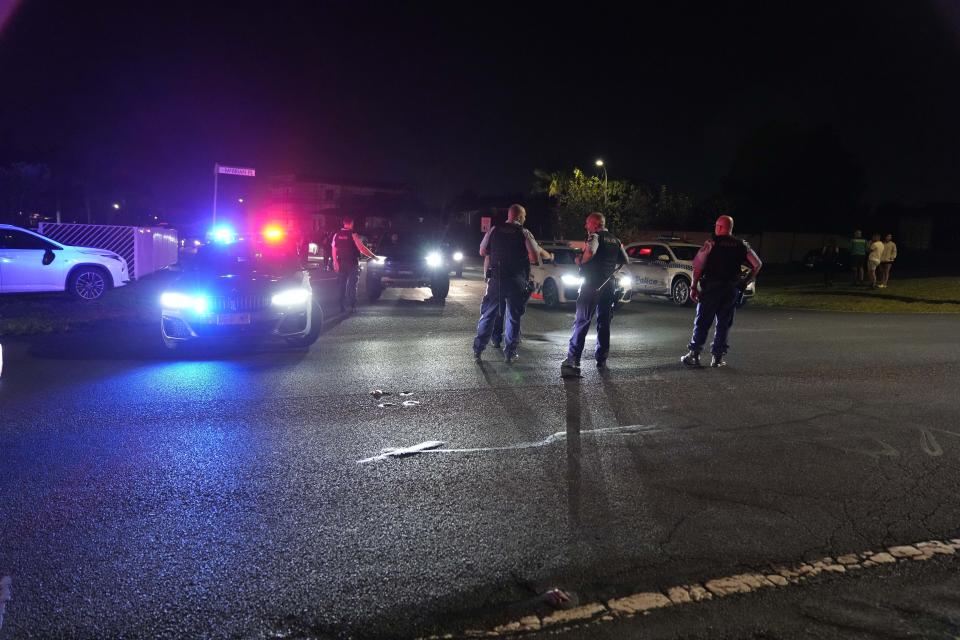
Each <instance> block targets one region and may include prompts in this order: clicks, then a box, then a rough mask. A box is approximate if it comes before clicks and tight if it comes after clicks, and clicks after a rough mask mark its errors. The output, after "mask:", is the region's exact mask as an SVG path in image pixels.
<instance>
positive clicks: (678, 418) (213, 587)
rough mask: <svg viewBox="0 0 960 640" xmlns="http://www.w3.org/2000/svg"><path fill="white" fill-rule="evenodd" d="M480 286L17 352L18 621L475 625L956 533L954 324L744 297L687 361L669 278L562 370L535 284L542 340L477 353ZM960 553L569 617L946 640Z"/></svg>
mask: <svg viewBox="0 0 960 640" xmlns="http://www.w3.org/2000/svg"><path fill="white" fill-rule="evenodd" d="M481 292H482V283H481V282H479V280H477V279H476V276H475V275H473V276H471V277H468V278H467V279H465V280H454V283H453V286H452V288H451V294H450V297H449V299H448V301H447V304H446V305H444V306H440V305H435V304H431V303H428V302H424V299H425V298H426V297H428V295H429V294H428V293H427V292H426V291H425V290H419V291H402V292H400V291H388V292H386V293H385V294H384V297H383V299H382V300H381V301H380V302H378V303H377V304H374V305H364V306H362V307H361V309H360V311H359V312H358V313H357V314H356V315H354V316H350V317H347V318H331V322H330V326H329V327H328V328H327V330H326V332H325V333H324V335H323V336H322V338H321V340H320V341H319V342H318V343H317V344H316V345H314V346H313V347H312V348H311V349H310V350H309V351H296V350H290V349H287V348H284V347H279V348H266V347H261V348H255V349H249V350H236V349H226V350H212V351H201V352H197V353H194V354H190V355H187V356H181V355H179V354H178V355H177V356H172V355H169V354H167V353H165V352H163V351H162V350H161V349H160V348H159V347H158V345H157V342H156V339H157V336H156V331H155V327H138V326H116V325H114V326H110V327H105V328H103V329H101V330H99V331H96V330H92V331H89V332H85V333H79V334H64V335H60V336H50V337H46V338H41V339H36V340H33V341H21V342H13V343H6V344H4V360H5V363H4V369H3V376H2V378H0V580H2V579H3V577H4V576H7V577H9V578H10V581H9V582H10V593H11V598H10V600H9V601H8V602H6V603H4V602H3V599H4V598H3V589H2V584H0V608H2V607H3V606H4V605H5V609H6V610H5V617H4V618H3V620H2V628H0V640H6V639H7V638H55V637H71V638H118V637H144V638H146V637H149V638H182V637H191V638H199V637H216V638H228V637H229V638H235V637H240V638H275V637H296V638H301V637H305V638H327V637H344V636H354V637H415V636H421V635H429V634H433V633H447V632H450V633H454V634H462V633H464V632H466V631H468V630H483V629H490V628H492V627H493V626H496V625H498V624H503V623H506V622H509V621H511V620H516V619H519V618H522V617H523V616H527V615H529V614H531V613H533V612H539V613H540V614H542V615H549V610H548V607H547V605H545V604H544V603H543V600H542V599H541V598H538V596H539V595H540V594H542V593H543V592H545V591H546V590H548V589H551V588H554V587H556V588H560V589H563V590H565V591H566V592H568V594H569V595H570V597H571V600H572V601H574V602H579V603H581V604H582V603H589V602H607V601H608V600H609V599H611V598H618V597H621V596H626V595H629V594H634V593H637V592H644V591H661V592H662V591H664V590H666V589H668V588H669V587H671V586H673V585H683V584H691V583H704V582H705V581H707V580H709V579H711V578H714V577H718V576H729V575H733V574H739V573H742V572H744V571H752V570H763V568H765V567H771V566H774V565H789V564H796V563H798V562H803V561H807V560H812V559H816V558H822V557H824V556H831V557H834V558H835V557H837V556H839V555H841V554H845V553H857V552H862V551H866V550H870V551H882V550H883V549H884V548H885V547H889V546H893V545H902V544H912V543H915V542H919V541H925V540H930V539H939V540H947V539H951V538H958V537H960V499H958V488H960V464H958V463H960V425H958V424H957V417H958V415H960V397H958V394H957V384H956V380H958V379H960V341H958V340H957V338H956V331H957V326H958V325H957V322H956V319H955V318H953V317H947V316H917V315H911V316H869V315H853V314H826V313H801V312H795V311H791V312H778V311H768V310H761V309H751V308H749V307H748V308H747V309H745V310H743V311H742V312H741V313H740V314H738V316H737V320H736V325H735V327H734V329H733V334H732V340H731V345H732V348H731V352H730V356H729V361H730V366H728V367H727V368H725V369H709V368H704V369H701V370H687V369H684V368H683V367H682V366H681V365H680V364H679V362H678V359H679V356H680V355H681V354H682V353H683V352H684V347H685V344H686V342H687V340H688V339H689V333H690V323H691V319H692V310H691V309H679V308H675V307H673V306H671V305H669V304H668V303H665V302H659V301H653V302H646V301H645V302H639V303H634V304H630V305H627V306H626V307H625V308H624V309H623V310H622V311H621V312H620V313H619V314H618V315H617V317H616V318H615V320H614V340H613V352H612V354H611V358H610V361H609V366H610V368H609V371H608V372H606V373H604V374H600V373H598V372H597V371H596V370H595V369H594V368H592V366H591V365H592V361H588V360H585V362H584V365H585V366H584V378H583V379H582V380H579V381H572V382H566V383H564V382H562V381H561V380H560V378H559V376H558V367H559V363H560V361H561V360H562V358H563V356H564V350H565V343H566V340H567V339H568V337H569V329H570V325H571V322H572V310H569V309H568V310H564V311H550V310H545V309H542V308H539V307H531V308H530V309H529V311H528V313H527V315H526V316H525V318H524V323H525V324H524V342H523V345H522V348H521V359H520V361H519V362H518V363H517V364H515V365H513V366H508V365H505V364H504V363H503V362H502V361H500V360H499V359H497V358H495V357H494V355H493V354H492V352H491V351H488V352H487V354H489V355H490V357H489V358H488V359H487V362H486V363H485V364H484V365H482V366H478V365H476V364H475V363H474V362H473V359H472V354H471V350H470V343H471V340H472V337H473V330H474V328H475V326H476V319H477V310H478V307H479V296H480V294H481ZM588 348H592V338H591V339H590V340H589V341H588ZM373 389H381V390H383V391H387V392H390V393H392V394H393V395H390V396H384V397H382V398H379V399H376V398H374V397H372V396H371V395H370V391H371V390H373ZM401 392H409V393H410V394H411V395H403V396H401V395H400V393H401ZM409 400H412V401H416V402H419V404H416V405H414V406H409V407H404V406H402V405H401V403H402V402H404V401H409ZM385 402H392V403H395V405H397V406H384V407H380V406H378V405H380V404H383V403H385ZM553 434H560V435H556V436H554V435H553ZM551 436H552V437H551ZM429 440H437V441H442V442H444V443H445V444H444V445H443V448H444V449H448V450H447V451H440V452H433V453H422V454H419V455H412V456H408V457H403V458H387V459H382V460H374V461H370V462H366V463H359V462H358V461H360V460H363V459H367V458H370V457H374V456H377V455H378V454H380V453H381V452H382V451H383V450H384V449H387V448H393V447H405V446H410V445H415V444H417V443H422V442H424V441H429ZM450 449H457V450H463V449H468V451H450ZM958 555H960V554H958ZM955 557H956V556H953V555H944V556H938V558H936V559H934V560H931V561H929V562H926V563H902V562H901V563H899V564H891V565H885V566H878V567H873V568H871V569H870V570H866V569H864V570H863V571H862V572H860V573H855V572H852V571H851V572H848V573H846V574H828V573H824V574H822V575H820V576H817V577H815V578H810V579H809V580H807V581H805V582H803V583H801V584H797V585H791V586H788V587H784V588H778V589H767V590H763V591H762V592H755V593H750V594H741V595H737V596H731V597H729V598H724V599H716V598H715V599H713V600H711V601H707V602H701V603H694V604H688V605H683V606H682V607H674V608H669V609H663V610H658V611H653V612H651V613H650V614H649V615H645V616H638V617H635V618H618V619H616V620H612V621H605V620H601V621H599V622H598V623H597V624H592V625H590V626H588V627H579V628H573V629H571V630H569V631H568V633H570V634H571V636H570V637H636V636H637V635H639V634H644V635H645V636H648V637H665V638H666V637H669V638H673V637H736V638H739V637H751V638H752V637H809V636H810V635H821V636H836V637H871V636H887V635H894V636H909V635H914V636H922V637H945V638H946V637H951V638H952V637H956V636H957V635H958V633H960V631H958V629H960V596H958V588H960V584H958V583H957V579H956V572H957V568H958V567H960V559H955ZM908 590H909V592H910V593H917V594H921V595H919V596H917V598H919V599H920V600H921V601H922V602H923V603H926V604H927V605H929V606H919V605H918V604H917V603H916V602H914V601H913V600H910V598H906V600H908V601H909V602H907V603H906V604H904V600H905V596H904V593H906V592H907V591H908ZM923 594H926V596H924V595H923ZM850 602H853V603H854V605H850V604H849V603H850ZM838 603H841V604H842V603H846V604H843V606H841V604H838ZM931 603H932V604H931ZM844 607H846V608H844ZM851 607H853V609H851ZM851 610H852V611H853V613H850V611H851ZM838 611H840V612H846V613H845V614H843V615H841V613H837V612H838ZM904 612H908V613H904ZM847 614H849V615H847ZM908 614H909V615H908ZM890 616H893V617H894V619H895V621H896V624H893V623H890V622H889V620H890V619H891V618H890ZM951 634H952V635H951Z"/></svg>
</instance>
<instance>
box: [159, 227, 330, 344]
mask: <svg viewBox="0 0 960 640" xmlns="http://www.w3.org/2000/svg"><path fill="white" fill-rule="evenodd" d="M211 236H212V242H210V243H209V244H206V245H204V246H202V247H199V249H198V250H197V255H196V258H195V259H194V260H193V261H192V262H191V263H190V264H189V266H188V267H187V268H186V270H185V272H184V274H183V275H182V276H181V277H180V278H178V279H177V280H176V281H175V282H174V283H172V284H171V285H170V286H169V287H168V288H167V290H166V291H164V292H163V294H162V295H161V296H160V307H161V312H160V333H161V337H162V338H163V342H164V344H165V345H166V346H167V347H168V348H170V349H177V348H180V347H182V346H184V345H186V344H190V343H195V342H211V341H219V340H229V339H233V340H243V341H249V340H258V341H259V340H264V339H278V340H283V341H285V342H286V343H287V344H289V345H292V346H296V347H309V346H310V345H311V344H313V343H314V342H316V341H317V338H319V336H320V330H321V328H322V326H323V309H322V308H321V306H320V302H319V300H318V299H317V297H316V296H315V295H314V291H313V288H312V286H311V283H310V275H309V272H308V271H307V270H306V268H305V266H304V264H303V262H302V261H301V259H300V256H299V255H298V254H297V250H296V245H295V244H294V243H293V242H291V241H290V240H289V239H288V238H287V237H286V234H285V231H284V230H283V229H282V228H281V227H278V226H275V225H270V226H268V227H266V228H265V229H264V230H263V231H262V232H260V233H257V234H251V235H248V236H238V235H236V234H235V233H234V232H233V231H232V230H231V229H230V228H229V227H225V226H221V227H218V228H217V229H215V230H214V231H213V232H212V233H211Z"/></svg>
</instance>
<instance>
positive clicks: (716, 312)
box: [680, 216, 763, 367]
mask: <svg viewBox="0 0 960 640" xmlns="http://www.w3.org/2000/svg"><path fill="white" fill-rule="evenodd" d="M732 232H733V218H731V217H730V216H720V217H719V218H717V222H716V225H715V226H714V232H713V236H712V237H711V238H710V239H709V240H707V241H706V242H705V243H704V244H703V248H702V249H700V251H699V252H698V253H697V256H696V257H695V258H694V259H693V284H692V285H691V287H690V298H691V299H692V300H693V301H694V302H696V303H697V315H696V317H695V319H694V321H693V338H691V340H690V345H689V347H688V349H689V351H688V352H687V354H686V355H685V356H683V357H682V358H680V362H682V363H683V364H685V365H689V366H694V367H699V366H700V351H701V350H702V349H703V345H704V343H705V342H706V341H707V334H708V333H710V325H712V324H713V321H714V319H716V321H717V326H716V329H715V330H714V334H713V344H712V345H711V346H710V351H711V353H712V354H713V358H712V359H711V361H710V366H711V367H724V366H726V364H727V362H726V360H725V359H724V358H725V357H726V354H727V349H729V345H728V344H727V335H728V334H729V332H730V327H731V325H733V315H734V311H735V310H736V301H737V297H738V295H739V293H740V291H742V290H743V289H744V288H745V287H746V286H747V285H748V284H750V282H752V281H753V280H755V279H756V277H757V274H758V273H759V272H760V267H761V266H763V263H762V262H760V258H759V257H757V254H756V253H755V252H754V251H753V249H751V248H750V245H749V244H747V243H746V242H744V241H743V240H740V239H739V238H735V237H734V236H733V235H731V234H732ZM742 265H749V267H750V274H749V275H748V276H747V277H746V278H741V276H740V272H741V266H742ZM697 285H699V287H700V288H699V290H698V289H697Z"/></svg>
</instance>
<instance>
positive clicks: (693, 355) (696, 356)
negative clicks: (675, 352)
mask: <svg viewBox="0 0 960 640" xmlns="http://www.w3.org/2000/svg"><path fill="white" fill-rule="evenodd" d="M680 362H682V363H683V364H685V365H687V366H688V367H699V366H700V352H699V351H692V350H691V351H688V352H687V355H685V356H683V357H682V358H680Z"/></svg>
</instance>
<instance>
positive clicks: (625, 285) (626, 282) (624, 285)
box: [619, 275, 633, 289]
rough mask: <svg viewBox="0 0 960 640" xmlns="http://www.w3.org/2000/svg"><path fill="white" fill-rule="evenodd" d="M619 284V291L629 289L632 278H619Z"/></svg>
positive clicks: (625, 276) (626, 276) (624, 276)
mask: <svg viewBox="0 0 960 640" xmlns="http://www.w3.org/2000/svg"><path fill="white" fill-rule="evenodd" d="M619 282H620V288H621V289H629V288H630V287H632V286H633V277H632V276H629V275H623V276H620V280H619Z"/></svg>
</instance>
